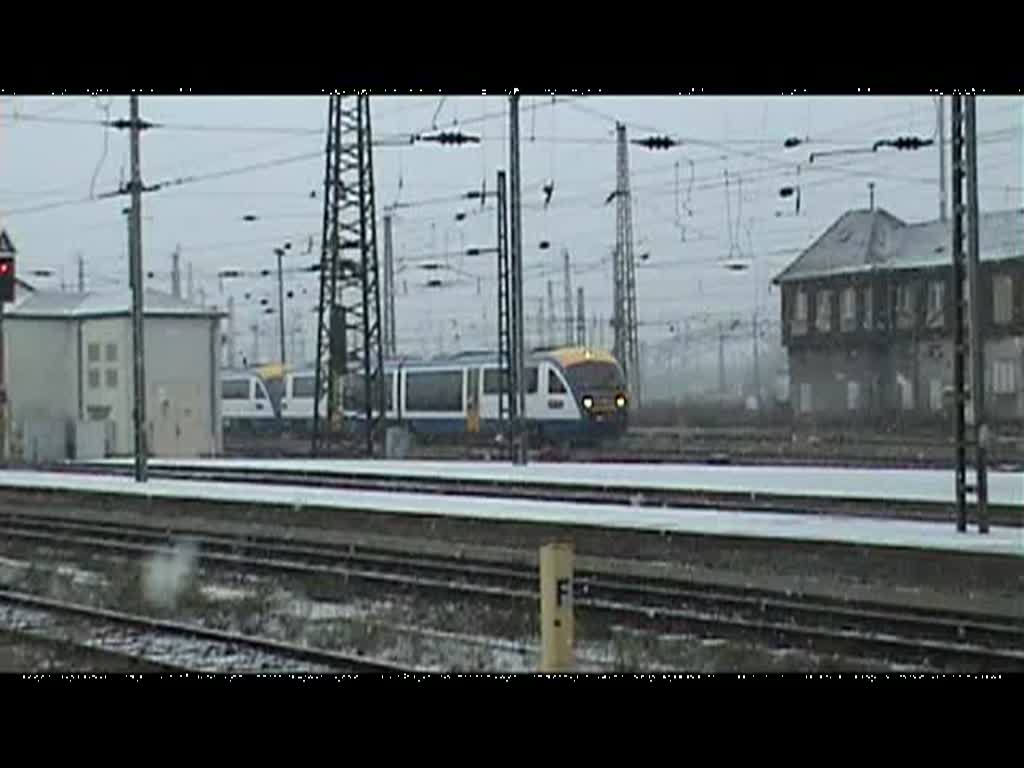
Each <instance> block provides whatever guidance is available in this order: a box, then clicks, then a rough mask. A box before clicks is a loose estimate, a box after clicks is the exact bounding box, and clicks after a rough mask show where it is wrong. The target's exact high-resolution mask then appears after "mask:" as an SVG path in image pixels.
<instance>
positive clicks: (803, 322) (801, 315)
mask: <svg viewBox="0 0 1024 768" xmlns="http://www.w3.org/2000/svg"><path fill="white" fill-rule="evenodd" d="M791 327H792V331H793V333H795V334H797V335H799V334H803V333H807V291H797V292H796V294H795V297H794V301H793V324H792V326H791Z"/></svg>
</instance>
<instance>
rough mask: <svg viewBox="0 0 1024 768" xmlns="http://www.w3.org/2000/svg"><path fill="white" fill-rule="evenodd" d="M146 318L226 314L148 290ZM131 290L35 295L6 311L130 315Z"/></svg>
mask: <svg viewBox="0 0 1024 768" xmlns="http://www.w3.org/2000/svg"><path fill="white" fill-rule="evenodd" d="M142 306H143V312H144V313H145V316H146V317H223V316H224V314H225V313H224V312H222V311H220V310H218V309H212V308H210V307H201V306H198V305H196V304H190V303H189V302H187V301H183V300H182V299H177V298H175V297H174V296H172V295H170V294H169V293H163V292H161V291H154V290H151V289H149V288H147V289H146V291H145V295H144V297H143V300H142ZM131 311H132V292H131V290H129V289H121V290H116V291H104V292H87V293H64V292H61V291H35V292H34V293H32V294H31V295H29V296H26V297H25V298H23V299H21V300H20V301H18V302H17V303H16V304H15V305H14V306H13V307H11V308H10V309H8V310H7V317H24V318H28V317H39V318H44V317H45V318H67V319H72V318H75V319H77V318H86V317H111V316H118V315H129V314H131Z"/></svg>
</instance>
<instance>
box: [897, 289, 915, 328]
mask: <svg viewBox="0 0 1024 768" xmlns="http://www.w3.org/2000/svg"><path fill="white" fill-rule="evenodd" d="M916 288H917V286H916V285H915V284H914V283H906V284H904V285H900V286H898V287H897V288H896V327H897V328H913V327H914V326H915V325H917V322H916V317H915V312H916V311H917V302H916V300H915V299H916Z"/></svg>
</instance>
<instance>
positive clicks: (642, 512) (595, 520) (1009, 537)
mask: <svg viewBox="0 0 1024 768" xmlns="http://www.w3.org/2000/svg"><path fill="white" fill-rule="evenodd" d="M0 487H9V488H39V489H62V490H69V491H79V492H92V493H113V494H124V495H133V496H146V497H152V498H166V499H193V500H194V499H199V500H209V501H222V502H238V503H249V504H258V505H268V504H273V505H278V506H290V507H294V508H295V509H296V511H299V510H301V508H302V507H311V506H315V507H328V508H331V507H333V508H338V509H360V510H366V511H379V512H391V513H401V514H410V515H446V516H452V517H461V518H473V519H480V520H503V521H514V522H528V523H555V524H561V525H586V526H595V527H603V528H624V529H632V530H655V531H662V532H675V533H695V534H710V535H726V536H742V537H755V538H775V539H790V540H803V541H822V542H825V541H831V542H850V543H862V544H868V545H875V546H900V547H914V548H923V549H938V550H959V551H967V552H977V553H993V554H1012V555H1018V556H1024V529H1022V528H1003V527H993V528H992V529H991V532H990V533H989V534H988V535H987V536H981V535H979V534H977V533H976V532H975V531H974V530H973V528H972V529H971V530H970V532H969V533H966V534H958V533H957V532H956V530H955V527H954V525H953V522H952V519H951V520H950V522H949V523H945V524H944V523H928V522H916V521H907V520H880V519H853V518H843V517H830V516H824V515H822V516H817V515H794V514H784V513H783V514H778V513H775V514H773V513H764V512H743V513H739V512H735V511H717V510H709V509H685V508H671V509H655V508H645V507H632V506H623V505H610V504H609V505H606V504H596V505H595V504H565V503H557V502H542V501H532V500H526V499H495V498H487V497H482V496H480V497H476V496H460V497H448V496H438V495H436V494H414V493H384V492H373V491H352V490H336V489H329V488H310V487H305V486H298V485H295V486H288V485H260V484H257V483H215V482H206V481H202V482H197V481H190V480H150V481H149V482H147V483H145V484H137V483H135V481H134V480H133V479H132V478H131V477H112V476H106V477H104V476H96V475H74V474H68V473H47V472H14V471H11V472H4V473H0Z"/></svg>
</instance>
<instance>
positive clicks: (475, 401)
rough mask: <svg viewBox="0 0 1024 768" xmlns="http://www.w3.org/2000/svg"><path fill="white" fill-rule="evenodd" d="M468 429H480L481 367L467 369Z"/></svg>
mask: <svg viewBox="0 0 1024 768" xmlns="http://www.w3.org/2000/svg"><path fill="white" fill-rule="evenodd" d="M466 431H467V432H469V433H470V434H476V433H477V432H479V431H480V369H479V368H478V367H471V368H467V369H466Z"/></svg>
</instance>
